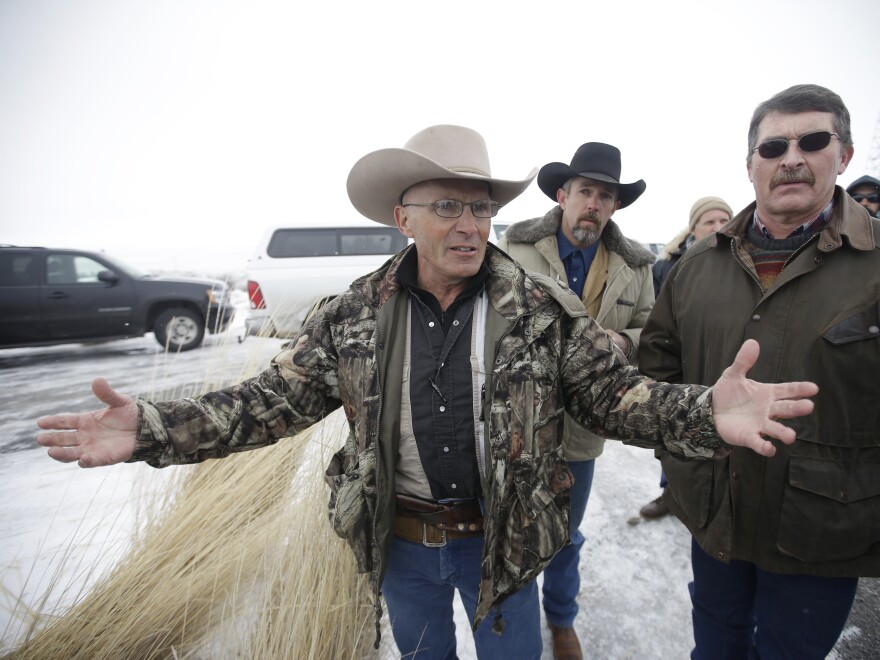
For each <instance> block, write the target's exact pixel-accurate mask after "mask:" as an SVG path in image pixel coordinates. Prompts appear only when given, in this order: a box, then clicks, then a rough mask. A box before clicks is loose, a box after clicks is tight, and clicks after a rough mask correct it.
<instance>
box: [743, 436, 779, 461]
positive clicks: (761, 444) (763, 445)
mask: <svg viewBox="0 0 880 660" xmlns="http://www.w3.org/2000/svg"><path fill="white" fill-rule="evenodd" d="M745 446H746V447H748V448H749V449H751V450H752V451H754V452H755V453H756V454H761V456H766V457H767V458H770V457H771V456H774V455H775V454H776V447H774V446H773V443H772V442H770V441H769V440H764V439H763V438H760V437H755V438H751V439H750V440H749V441H748V442H746V444H745Z"/></svg>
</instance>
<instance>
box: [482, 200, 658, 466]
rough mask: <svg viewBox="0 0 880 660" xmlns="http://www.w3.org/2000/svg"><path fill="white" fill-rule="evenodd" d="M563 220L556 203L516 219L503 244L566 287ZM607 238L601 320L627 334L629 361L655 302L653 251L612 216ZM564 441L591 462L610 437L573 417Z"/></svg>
mask: <svg viewBox="0 0 880 660" xmlns="http://www.w3.org/2000/svg"><path fill="white" fill-rule="evenodd" d="M561 220H562V209H561V208H560V207H559V206H555V207H554V208H553V209H551V210H550V211H549V212H547V214H546V215H544V216H543V217H541V218H532V219H531V220H523V221H522V222H517V223H515V224H513V225H511V226H510V227H508V228H507V231H506V232H504V235H503V236H502V237H501V239H500V240H499V241H498V247H499V248H501V249H502V250H504V251H505V252H507V254H509V255H510V256H511V257H513V258H514V259H515V260H516V261H517V262H519V264H520V265H521V266H522V267H523V268H525V269H526V270H527V271H531V272H536V273H543V274H544V275H547V276H549V277H552V278H554V279H555V280H557V281H558V282H560V283H562V284H565V285H566V286H567V283H568V278H567V276H566V274H565V266H564V265H563V264H562V260H561V259H560V258H559V245H558V243H557V240H556V232H557V230H558V229H559V223H560V222H561ZM602 242H603V243H604V244H605V247H606V248H608V273H607V276H606V280H605V287H604V290H603V292H602V304H601V305H600V307H599V313H598V314H597V315H596V322H597V323H598V324H599V325H600V326H602V327H603V328H605V329H607V330H614V331H615V332H618V333H620V334H622V335H623V336H624V337H626V338H627V340H628V341H629V344H630V350H629V352H628V354H627V356H626V357H627V359H628V360H629V361H630V364H636V360H637V358H638V350H639V339H640V337H641V334H642V328H643V327H644V326H645V322H646V321H647V320H648V314H650V312H651V307H652V306H653V305H654V288H653V284H652V274H651V264H653V263H654V255H653V253H651V252H650V251H649V250H648V249H646V248H644V247H643V246H642V245H640V244H639V243H636V242H635V241H633V240H631V239H628V238H626V237H625V236H624V235H623V233H622V232H621V231H620V228H619V227H618V226H617V224H616V223H615V222H614V221H613V220H609V221H608V224H607V225H605V229H604V231H603V232H602ZM564 445H565V457H566V458H567V459H568V460H571V461H586V460H590V459H593V458H596V457H597V456H599V455H600V454H601V453H602V449H603V447H604V446H605V439H604V438H602V437H600V436H598V435H596V434H595V433H593V432H592V431H590V430H589V429H585V428H583V427H582V426H580V425H579V424H577V423H576V422H575V421H574V420H573V419H571V418H570V417H569V419H568V420H567V421H566V424H565V438H564Z"/></svg>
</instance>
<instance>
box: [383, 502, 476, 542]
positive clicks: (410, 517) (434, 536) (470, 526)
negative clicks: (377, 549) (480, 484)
mask: <svg viewBox="0 0 880 660" xmlns="http://www.w3.org/2000/svg"><path fill="white" fill-rule="evenodd" d="M394 534H395V535H396V536H399V537H400V538H402V539H406V540H407V541H414V542H416V543H421V544H422V545H424V546H426V547H429V548H442V547H443V546H444V545H446V541H447V540H448V539H465V538H471V537H474V536H482V535H483V514H482V511H481V510H480V505H479V503H478V502H477V501H476V500H467V501H464V502H456V503H454V504H440V503H438V502H431V501H428V500H423V499H420V498H415V497H409V496H406V495H398V496H397V515H396V516H395V517H394Z"/></svg>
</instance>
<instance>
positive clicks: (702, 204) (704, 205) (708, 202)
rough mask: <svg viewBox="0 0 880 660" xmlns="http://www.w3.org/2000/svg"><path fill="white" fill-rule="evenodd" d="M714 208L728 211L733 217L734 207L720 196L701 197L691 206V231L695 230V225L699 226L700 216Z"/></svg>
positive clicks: (689, 224)
mask: <svg viewBox="0 0 880 660" xmlns="http://www.w3.org/2000/svg"><path fill="white" fill-rule="evenodd" d="M712 209H721V210H722V211H724V212H726V213H727V215H729V216H730V217H731V218H732V217H733V209H731V208H730V206H729V205H728V204H727V202H725V201H724V200H723V199H721V198H720V197H712V196H709V197H700V199H698V200H697V201H696V202H694V205H693V206H692V207H691V219H690V222H689V223H688V229H690V230H691V231H693V230H694V227H696V226H697V222H699V220H700V217H701V216H702V215H703V214H704V213H705V212H706V211H711V210H712Z"/></svg>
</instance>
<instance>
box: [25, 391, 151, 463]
mask: <svg viewBox="0 0 880 660" xmlns="http://www.w3.org/2000/svg"><path fill="white" fill-rule="evenodd" d="M92 392H94V394H95V396H96V397H98V399H100V400H101V401H102V402H103V403H106V404H107V407H106V408H104V409H103V410H95V411H92V412H88V413H80V414H69V415H50V416H49V417H41V418H40V419H38V420H37V426H39V427H40V428H41V429H46V430H49V431H54V432H52V433H40V434H39V435H37V443H38V444H41V445H43V446H44V447H49V456H51V457H52V458H54V459H55V460H56V461H61V462H62V463H72V462H74V461H78V462H79V466H80V467H84V468H89V467H99V466H102V465H113V464H114V463H122V462H123V461H127V460H128V459H129V458H131V456H132V454H134V450H135V445H136V437H135V434H136V431H137V420H138V411H137V405H136V404H135V402H134V399H132V398H131V397H130V396H127V395H125V394H120V393H119V392H117V391H116V390H114V389H113V388H112V387H110V385H109V384H108V383H107V381H106V380H104V379H103V378H96V379H95V380H94V381H92Z"/></svg>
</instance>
